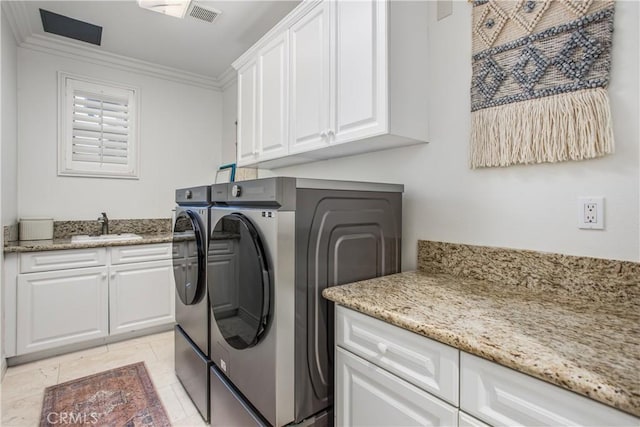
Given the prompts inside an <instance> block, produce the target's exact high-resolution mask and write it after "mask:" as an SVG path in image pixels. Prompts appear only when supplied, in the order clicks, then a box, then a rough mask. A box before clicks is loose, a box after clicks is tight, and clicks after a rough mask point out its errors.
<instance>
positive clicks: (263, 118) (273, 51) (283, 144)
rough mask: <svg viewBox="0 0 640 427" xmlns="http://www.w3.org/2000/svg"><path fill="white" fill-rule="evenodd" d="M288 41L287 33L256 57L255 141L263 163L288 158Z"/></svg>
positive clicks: (268, 45) (277, 38)
mask: <svg viewBox="0 0 640 427" xmlns="http://www.w3.org/2000/svg"><path fill="white" fill-rule="evenodd" d="M288 47H289V40H288V37H287V33H283V34H281V35H280V36H278V37H276V38H275V39H274V40H272V41H271V42H270V43H269V44H267V46H265V47H264V48H263V49H262V50H261V51H260V53H259V54H258V74H257V81H258V84H257V88H258V111H257V124H258V131H257V134H256V138H257V141H258V146H257V149H258V150H257V151H258V153H257V155H258V156H259V157H260V159H262V160H267V159H272V158H276V157H281V156H284V155H286V154H287V151H288V146H287V140H288V136H289V132H288V124H289V120H288V108H287V107H288V102H287V95H288V93H289V91H288V86H287V85H288V71H289V49H288Z"/></svg>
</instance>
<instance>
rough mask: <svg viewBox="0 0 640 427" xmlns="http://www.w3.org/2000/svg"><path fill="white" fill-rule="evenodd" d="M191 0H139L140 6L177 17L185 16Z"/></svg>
mask: <svg viewBox="0 0 640 427" xmlns="http://www.w3.org/2000/svg"><path fill="white" fill-rule="evenodd" d="M190 3H191V0H138V6H140V7H141V8H143V9H149V10H152V11H154V12H158V13H163V14H165V15H169V16H175V17H176V18H184V15H185V14H186V13H187V9H189V4H190Z"/></svg>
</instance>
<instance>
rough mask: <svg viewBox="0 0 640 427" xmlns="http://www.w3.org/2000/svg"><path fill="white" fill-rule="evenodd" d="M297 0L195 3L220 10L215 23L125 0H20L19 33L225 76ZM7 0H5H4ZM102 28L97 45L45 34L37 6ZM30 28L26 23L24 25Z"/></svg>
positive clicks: (18, 4) (242, 0)
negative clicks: (144, 7) (170, 13)
mask: <svg viewBox="0 0 640 427" xmlns="http://www.w3.org/2000/svg"><path fill="white" fill-rule="evenodd" d="M299 2H300V1H299V0H295V1H294V0H291V1H285V0H274V1H266V0H262V1H260V0H258V1H245V0H235V1H208V0H198V1H197V4H198V5H201V6H204V7H213V8H215V9H218V10H220V11H222V14H221V15H220V16H218V17H217V18H216V19H215V20H214V21H213V23H209V22H205V21H201V20H198V19H195V18H191V17H186V18H184V19H179V18H174V17H171V16H166V15H163V14H161V13H157V12H153V11H150V10H146V9H142V8H140V7H139V6H138V4H137V3H136V1H135V0H126V1H98V0H96V1H93V0H91V1H90V0H84V1H20V2H6V3H13V4H14V6H16V7H19V8H20V10H21V12H20V13H18V14H13V16H14V17H18V18H19V19H16V20H19V22H15V25H17V26H20V27H22V28H20V30H19V31H20V32H21V33H23V34H24V35H25V36H26V37H28V36H30V35H40V36H47V37H50V38H53V39H58V40H60V39H62V40H65V41H67V42H70V43H77V44H79V45H82V46H84V47H95V48H96V49H99V50H102V51H107V52H110V53H113V54H117V55H123V56H127V57H130V58H134V59H138V60H143V61H147V62H151V63H155V64H160V65H164V66H168V67H172V68H176V69H179V70H184V71H189V72H191V73H196V74H200V75H203V76H207V77H212V78H217V77H219V76H220V75H222V74H223V73H224V72H225V71H226V70H227V69H228V68H229V66H230V65H231V63H232V62H233V61H234V60H236V59H237V58H238V57H239V56H240V55H242V53H244V51H246V50H247V49H248V48H249V47H251V46H252V45H253V44H254V43H255V42H256V41H258V40H259V39H260V37H262V36H263V35H264V34H265V33H266V32H267V31H268V30H269V29H270V28H271V27H273V26H274V25H275V24H276V23H277V22H278V21H280V19H282V18H283V17H284V16H285V15H287V14H288V13H289V12H290V11H291V10H292V9H293V8H294V7H295V6H297V5H298V3H299ZM3 3H5V1H3ZM40 8H42V9H45V10H48V11H51V12H54V13H57V14H60V15H65V16H68V17H70V18H74V19H78V20H80V21H85V22H88V23H91V24H94V25H98V26H101V27H103V29H102V45H101V46H95V45H91V44H87V43H83V42H79V41H76V40H72V39H68V38H64V37H60V36H57V35H53V34H49V33H45V32H44V31H43V29H42V22H41V20H40V12H39V9H40ZM24 27H27V28H24Z"/></svg>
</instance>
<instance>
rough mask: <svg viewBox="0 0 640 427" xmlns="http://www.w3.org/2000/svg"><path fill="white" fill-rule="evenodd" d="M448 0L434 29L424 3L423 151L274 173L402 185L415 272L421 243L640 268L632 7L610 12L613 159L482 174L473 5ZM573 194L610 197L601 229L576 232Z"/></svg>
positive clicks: (407, 250) (406, 264)
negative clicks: (475, 163) (472, 154)
mask: <svg viewBox="0 0 640 427" xmlns="http://www.w3.org/2000/svg"><path fill="white" fill-rule="evenodd" d="M453 3H454V4H453V15H452V16H449V17H447V18H445V19H444V20H442V21H439V22H436V20H435V16H436V14H435V7H436V2H431V4H430V8H431V9H430V14H431V15H430V16H431V18H430V20H429V23H428V25H429V37H430V42H429V43H430V49H429V57H430V63H431V69H430V74H429V76H430V79H431V81H430V85H431V88H430V117H429V119H430V120H429V122H430V126H431V127H430V135H431V136H430V143H429V144H427V145H420V146H414V147H408V148H403V149H396V150H390V151H382V152H376V153H370V154H365V155H360V156H353V157H347V158H342V159H335V160H329V161H322V162H315V163H309V164H305V165H299V166H295V167H289V168H281V169H277V170H273V171H271V172H272V173H275V174H277V175H292V176H305V177H316V178H332V179H351V180H364V181H382V182H397V183H403V184H405V194H404V214H403V221H404V222H403V236H404V237H403V238H404V242H403V269H405V270H406V269H413V268H415V265H416V246H417V245H416V241H417V240H418V239H427V240H438V241H446V242H456V243H468V244H477V245H487V246H502V247H509V248H524V249H532V250H539V251H548V252H558V253H564V254H571V255H582V256H593V257H600V258H613V259H621V260H631V261H639V260H640V229H639V223H640V214H639V206H640V200H639V193H640V188H639V182H640V176H639V175H640V174H639V169H640V168H639V157H640V155H639V148H638V145H639V129H638V117H639V108H638V102H639V87H638V75H640V73H639V69H638V54H639V49H638V38H639V36H638V22H639V16H640V10H639V9H640V7H639V5H638V3H636V2H618V3H617V6H616V7H617V11H616V16H615V31H614V51H613V64H612V76H611V85H610V88H609V94H610V97H611V106H612V110H613V119H614V132H615V137H616V153H615V154H613V155H610V156H607V157H605V158H602V159H596V160H589V161H583V162H566V163H558V164H542V165H529V166H512V167H508V168H502V169H500V168H489V169H481V170H470V169H469V167H468V144H469V131H470V125H469V123H470V113H469V105H470V102H469V84H470V80H471V60H470V52H471V29H470V28H471V5H470V4H469V3H468V2H466V1H454V2H453ZM266 175H267V174H262V176H266ZM579 196H604V197H605V198H606V202H605V211H606V212H605V218H606V219H605V225H606V230H604V231H600V230H579V229H578V228H577V198H578V197H579Z"/></svg>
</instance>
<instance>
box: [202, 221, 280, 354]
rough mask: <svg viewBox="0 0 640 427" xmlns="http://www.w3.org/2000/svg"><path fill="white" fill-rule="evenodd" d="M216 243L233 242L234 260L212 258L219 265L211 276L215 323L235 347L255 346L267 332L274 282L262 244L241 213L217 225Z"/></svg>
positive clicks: (210, 288) (213, 239) (213, 237)
mask: <svg viewBox="0 0 640 427" xmlns="http://www.w3.org/2000/svg"><path fill="white" fill-rule="evenodd" d="M216 240H229V241H230V243H231V247H233V255H232V257H233V258H234V260H230V259H227V258H225V257H224V256H220V259H217V260H216V258H214V259H210V263H211V262H213V263H215V264H217V267H216V268H214V269H210V270H209V275H208V287H209V300H210V301H211V306H212V311H213V316H214V318H215V322H216V324H217V325H218V328H219V330H220V332H221V334H222V336H223V337H224V339H225V340H226V341H227V343H229V345H231V346H232V347H233V348H236V349H239V350H242V349H245V348H249V347H253V346H254V345H256V344H257V343H258V342H259V341H260V338H261V337H262V336H263V334H264V333H265V331H266V329H267V326H268V322H269V314H270V309H271V279H270V274H269V267H268V264H267V259H266V257H265V252H264V248H263V245H262V241H261V239H260V236H259V234H258V231H257V230H256V228H255V227H254V226H253V224H252V223H251V221H250V220H249V219H248V218H247V217H245V216H244V215H242V214H239V213H233V214H229V215H226V216H224V217H223V218H221V219H220V220H219V221H218V222H217V223H216V224H215V226H214V227H213V230H212V232H211V242H212V244H215V241H216ZM225 261H226V262H225Z"/></svg>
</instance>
